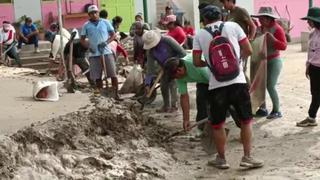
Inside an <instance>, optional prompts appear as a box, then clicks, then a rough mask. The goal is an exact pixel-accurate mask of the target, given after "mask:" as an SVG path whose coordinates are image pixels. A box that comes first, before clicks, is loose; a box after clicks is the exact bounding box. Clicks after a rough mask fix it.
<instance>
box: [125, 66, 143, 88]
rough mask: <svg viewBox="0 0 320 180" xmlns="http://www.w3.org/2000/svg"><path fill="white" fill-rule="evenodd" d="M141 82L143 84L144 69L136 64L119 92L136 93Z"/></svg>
mask: <svg viewBox="0 0 320 180" xmlns="http://www.w3.org/2000/svg"><path fill="white" fill-rule="evenodd" d="M141 84H143V77H142V69H141V68H140V67H138V66H137V65H134V66H133V68H132V69H131V71H130V72H129V74H128V76H127V79H126V80H125V81H124V83H123V85H122V87H121V89H120V91H119V93H121V94H127V93H136V92H137V91H138V89H139V86H141Z"/></svg>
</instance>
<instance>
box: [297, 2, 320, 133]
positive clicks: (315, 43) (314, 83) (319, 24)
mask: <svg viewBox="0 0 320 180" xmlns="http://www.w3.org/2000/svg"><path fill="white" fill-rule="evenodd" d="M302 20H307V22H308V24H309V26H310V27H311V28H313V30H312V32H311V33H310V36H309V48H308V60H307V63H306V76H307V78H308V79H309V80H310V91H311V97H312V98H311V103H310V106H309V111H308V117H307V118H306V119H304V120H302V121H300V122H298V123H297V126H299V127H308V126H317V125H318V124H317V122H316V117H317V112H318V109H319V106H320V84H319V82H320V81H319V80H320V57H319V55H318V54H319V53H320V49H319V48H318V47H319V46H320V8H319V7H311V8H310V9H309V10H308V15H307V16H306V17H303V18H302Z"/></svg>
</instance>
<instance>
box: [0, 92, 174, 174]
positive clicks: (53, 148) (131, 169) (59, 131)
mask: <svg viewBox="0 0 320 180" xmlns="http://www.w3.org/2000/svg"><path fill="white" fill-rule="evenodd" d="M95 106H96V107H95V108H94V109H91V110H84V111H77V112H74V113H70V114H67V115H65V116H61V117H59V118H56V119H51V120H49V121H47V122H45V123H38V124H33V125H31V126H30V127H27V128H25V129H22V130H20V131H18V132H17V133H15V134H13V135H11V136H2V137H0V179H9V178H10V179H12V178H13V179H52V180H53V179H165V176H166V173H167V172H168V171H169V170H170V166H171V165H172V164H173V163H175V160H174V159H173V158H172V156H171V155H170V154H169V153H168V152H167V151H166V149H165V147H162V145H161V143H160V142H161V139H162V137H163V136H165V135H166V134H168V131H167V130H166V129H164V128H162V127H161V126H160V125H158V124H157V123H156V122H155V120H154V119H152V118H149V117H145V116H143V117H142V116H140V115H139V114H138V113H136V112H135V110H134V109H133V108H130V107H127V106H123V105H121V104H116V102H115V101H113V100H112V99H108V98H100V99H96V105H95Z"/></svg>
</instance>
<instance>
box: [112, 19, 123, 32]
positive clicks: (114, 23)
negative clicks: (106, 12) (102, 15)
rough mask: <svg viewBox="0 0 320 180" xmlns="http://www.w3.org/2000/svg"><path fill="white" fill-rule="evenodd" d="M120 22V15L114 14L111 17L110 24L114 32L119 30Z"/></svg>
mask: <svg viewBox="0 0 320 180" xmlns="http://www.w3.org/2000/svg"><path fill="white" fill-rule="evenodd" d="M121 23H122V17H121V16H116V17H114V18H113V19H112V26H113V28H114V31H115V32H119V28H120V25H121Z"/></svg>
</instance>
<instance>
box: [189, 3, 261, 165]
mask: <svg viewBox="0 0 320 180" xmlns="http://www.w3.org/2000/svg"><path fill="white" fill-rule="evenodd" d="M200 14H201V16H202V17H203V23H204V25H205V27H206V28H207V29H201V30H200V31H199V33H198V34H197V35H196V36H195V39H194V43H193V48H194V49H193V63H194V64H195V66H197V67H206V66H209V64H210V60H211V59H210V57H209V47H211V46H210V44H211V42H212V40H213V37H212V35H211V33H209V32H208V31H209V30H208V29H211V31H217V30H218V29H220V32H221V35H222V36H223V37H226V38H227V39H228V40H229V42H230V43H231V44H232V46H233V49H234V53H235V56H236V59H238V60H239V59H240V54H241V56H242V57H243V58H247V57H248V56H249V55H251V53H252V48H251V46H250V43H249V40H248V38H247V37H246V35H245V33H244V32H243V30H242V29H241V27H240V26H239V25H238V24H236V23H234V22H225V23H224V24H223V25H222V26H221V23H222V21H221V18H222V13H221V9H220V8H218V7H216V6H212V5H209V6H206V7H205V8H203V9H202V10H201V11H200ZM221 28H222V29H221ZM240 49H241V52H240ZM202 53H203V55H204V57H205V60H206V61H202V60H201V55H202ZM215 58H216V56H215ZM237 64H239V67H238V68H239V73H238V74H237V76H235V77H234V78H232V79H231V80H226V81H221V79H219V81H218V80H217V78H218V77H219V76H217V75H216V74H215V75H214V74H213V73H212V72H210V73H209V76H210V81H209V97H208V98H209V102H210V115H211V118H210V121H211V124H212V128H213V136H214V141H215V144H216V148H217V152H218V154H217V156H216V158H215V159H214V160H212V161H209V162H208V164H209V165H212V166H214V167H216V168H220V169H227V168H229V164H228V163H227V161H226V158H225V145H226V133H225V129H224V128H223V127H224V122H225V119H226V112H227V109H228V108H229V107H230V105H233V106H234V107H235V109H236V111H237V113H238V115H239V118H240V122H241V141H242V144H243V150H244V156H243V157H242V159H241V162H240V166H243V167H248V168H258V167H262V166H263V162H262V161H259V160H256V159H254V158H252V156H251V142H252V140H251V138H252V124H251V123H252V112H251V102H250V95H249V92H248V86H247V84H246V79H245V75H244V73H243V70H242V62H239V63H237ZM225 65H226V64H224V63H223V67H225ZM226 66H228V65H226ZM210 68H211V69H212V68H214V67H212V66H210ZM219 78H220V77H219Z"/></svg>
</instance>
